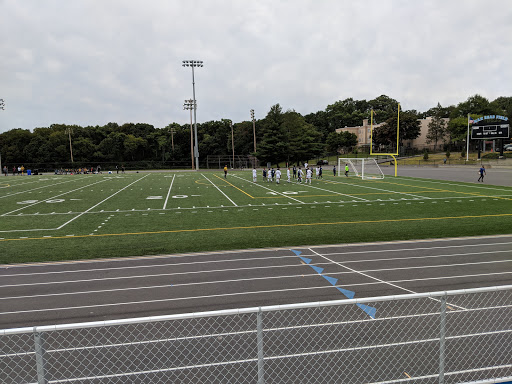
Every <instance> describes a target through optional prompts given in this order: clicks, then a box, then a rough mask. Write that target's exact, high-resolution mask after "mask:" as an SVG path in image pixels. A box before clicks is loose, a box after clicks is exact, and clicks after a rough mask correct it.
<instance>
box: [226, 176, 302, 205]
mask: <svg viewBox="0 0 512 384" xmlns="http://www.w3.org/2000/svg"><path fill="white" fill-rule="evenodd" d="M233 177H236V178H238V179H240V180H243V181H249V180H247V179H244V178H243V177H240V176H236V175H233ZM251 183H252V182H251ZM252 184H254V183H252ZM254 185H256V186H258V187H260V188H264V189H266V190H267V191H271V192H274V193H277V194H278V195H279V196H284V197H287V198H289V199H291V200H294V201H296V202H298V203H300V204H305V203H304V202H303V201H301V200H299V199H296V198H294V197H291V196H290V195H287V194H285V193H282V192H279V191H276V190H275V189H271V188H268V187H265V186H263V185H260V184H254ZM283 185H284V183H283Z"/></svg>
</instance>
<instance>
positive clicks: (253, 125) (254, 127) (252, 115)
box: [251, 109, 256, 153]
mask: <svg viewBox="0 0 512 384" xmlns="http://www.w3.org/2000/svg"><path fill="white" fill-rule="evenodd" d="M251 120H252V134H253V137H254V152H255V153H256V120H255V119H254V109H251Z"/></svg>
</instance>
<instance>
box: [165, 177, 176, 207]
mask: <svg viewBox="0 0 512 384" xmlns="http://www.w3.org/2000/svg"><path fill="white" fill-rule="evenodd" d="M175 177H176V175H173V177H172V180H171V185H170V186H169V191H168V192H167V197H166V198H165V203H164V207H163V208H162V209H165V207H167V201H168V200H169V195H170V194H171V188H172V185H173V183H174V178H175Z"/></svg>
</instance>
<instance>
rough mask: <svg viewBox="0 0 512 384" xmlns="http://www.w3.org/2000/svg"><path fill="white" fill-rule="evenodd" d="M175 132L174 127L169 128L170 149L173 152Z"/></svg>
mask: <svg viewBox="0 0 512 384" xmlns="http://www.w3.org/2000/svg"><path fill="white" fill-rule="evenodd" d="M175 133H176V129H175V128H174V127H173V128H171V146H172V151H173V152H174V134H175Z"/></svg>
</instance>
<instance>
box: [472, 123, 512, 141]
mask: <svg viewBox="0 0 512 384" xmlns="http://www.w3.org/2000/svg"><path fill="white" fill-rule="evenodd" d="M509 130H510V128H509V124H493V125H481V126H473V127H472V130H471V138H472V139H508V138H509V137H510V132H509Z"/></svg>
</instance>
